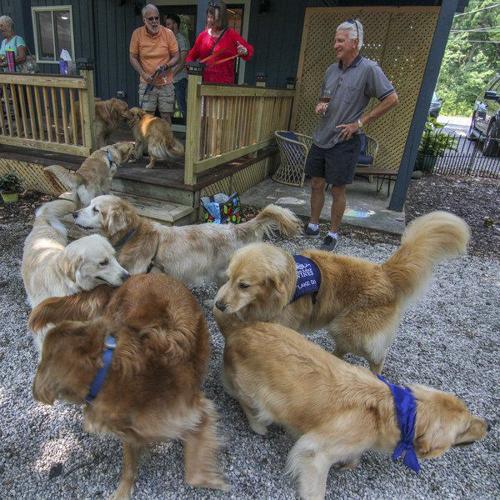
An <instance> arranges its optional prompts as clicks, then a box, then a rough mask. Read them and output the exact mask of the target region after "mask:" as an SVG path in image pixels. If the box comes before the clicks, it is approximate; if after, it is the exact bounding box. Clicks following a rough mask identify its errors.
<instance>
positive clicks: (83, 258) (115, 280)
mask: <svg viewBox="0 0 500 500" xmlns="http://www.w3.org/2000/svg"><path fill="white" fill-rule="evenodd" d="M74 208H75V205H74V203H73V202H71V201H68V200H55V201H51V202H49V203H46V204H45V205H42V207H40V208H39V210H38V211H37V214H36V218H35V222H34V224H33V229H32V230H31V232H30V234H29V235H28V237H27V238H26V241H25V243H24V252H23V261H22V275H23V281H24V287H25V289H26V294H27V295H28V301H29V304H30V305H31V307H35V306H36V305H37V304H39V303H40V302H41V301H42V300H44V299H46V298H48V297H56V296H64V295H72V294H75V293H78V292H81V291H82V290H91V289H92V288H94V287H96V286H97V285H100V284H102V283H108V284H109V285H112V286H119V285H121V284H122V283H123V281H124V280H125V279H127V278H128V277H129V273H128V272H127V271H126V270H125V269H124V268H123V267H122V266H120V264H119V263H118V262H117V260H116V258H115V250H114V249H113V247H112V246H111V244H110V243H109V242H108V241H107V240H106V238H104V237H102V236H99V235H91V236H85V237H83V238H80V239H79V240H76V241H73V242H72V243H70V244H69V245H68V244H67V237H66V229H65V228H64V226H63V225H62V224H61V223H60V222H59V218H61V217H63V216H64V215H65V214H68V213H71V211H72V210H74Z"/></svg>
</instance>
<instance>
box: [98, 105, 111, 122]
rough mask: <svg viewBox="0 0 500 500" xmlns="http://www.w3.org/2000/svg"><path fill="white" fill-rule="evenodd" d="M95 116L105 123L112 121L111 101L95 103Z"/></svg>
mask: <svg viewBox="0 0 500 500" xmlns="http://www.w3.org/2000/svg"><path fill="white" fill-rule="evenodd" d="M95 108H96V109H95V111H96V115H97V116H98V117H99V118H100V119H101V120H103V121H104V122H105V123H109V122H111V121H113V116H112V113H113V99H108V100H107V101H100V102H97V103H96V107H95Z"/></svg>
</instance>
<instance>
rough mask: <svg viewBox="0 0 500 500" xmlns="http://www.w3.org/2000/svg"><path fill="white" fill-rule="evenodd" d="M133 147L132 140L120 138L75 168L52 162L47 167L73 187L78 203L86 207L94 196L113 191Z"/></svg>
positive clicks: (67, 185)
mask: <svg viewBox="0 0 500 500" xmlns="http://www.w3.org/2000/svg"><path fill="white" fill-rule="evenodd" d="M134 149H135V145H134V143H133V142H117V143H116V144H113V145H112V146H105V147H103V148H101V149H98V150H97V151H94V152H93V153H92V154H91V155H90V156H89V157H88V158H87V159H86V160H85V161H84V162H83V163H82V165H81V167H80V168H79V169H78V170H77V171H76V172H72V171H71V170H68V169H67V168H64V167H61V166H60V165H50V166H49V167H45V169H44V170H46V171H47V172H50V173H51V174H53V175H54V176H55V177H56V178H57V179H58V180H59V181H60V182H61V183H62V184H63V185H64V186H65V187H66V188H68V189H70V190H71V191H72V194H73V200H74V201H75V202H76V203H78V204H79V205H80V206H84V207H86V206H88V205H89V203H90V200H92V198H95V197H96V196H99V195H103V194H108V193H109V192H110V191H111V183H112V181H113V177H114V175H115V174H116V171H117V170H118V167H120V166H121V165H122V164H123V163H126V162H127V161H128V160H130V159H131V158H132V157H133V155H134Z"/></svg>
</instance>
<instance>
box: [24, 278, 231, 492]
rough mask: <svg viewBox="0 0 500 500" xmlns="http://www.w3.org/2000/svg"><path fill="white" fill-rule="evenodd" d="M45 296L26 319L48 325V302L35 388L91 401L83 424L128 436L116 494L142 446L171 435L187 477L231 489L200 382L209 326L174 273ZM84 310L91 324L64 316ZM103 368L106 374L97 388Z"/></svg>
mask: <svg viewBox="0 0 500 500" xmlns="http://www.w3.org/2000/svg"><path fill="white" fill-rule="evenodd" d="M65 302H68V307H65V306H64V304H65ZM47 303H48V304H47V305H45V303H41V304H40V305H39V306H38V307H37V308H36V309H35V310H34V311H33V312H32V315H31V318H30V325H31V327H32V328H34V329H35V330H39V329H43V328H44V327H46V326H47V324H48V323H47V321H46V320H47V318H48V316H47V312H46V309H48V310H49V314H48V315H49V316H51V321H50V322H52V323H56V326H55V327H53V328H52V329H51V330H49V332H48V333H47V336H46V338H45V341H44V344H43V352H42V359H41V362H40V364H39V366H38V369H37V373H36V376H35V380H34V383H33V395H34V397H35V399H36V400H38V401H40V402H42V403H45V404H49V405H51V404H53V403H54V401H55V400H56V399H61V400H65V401H68V402H70V403H75V404H84V403H85V402H87V403H88V404H87V405H86V406H85V409H84V417H85V429H86V430H87V431H88V432H95V433H113V434H115V435H116V436H117V437H119V438H120V439H121V440H122V441H123V449H124V452H123V453H124V458H123V468H122V474H121V480H120V483H119V485H118V489H117V491H116V493H115V495H114V498H120V499H122V498H129V497H130V495H131V493H132V489H133V486H134V483H135V479H136V475H137V464H138V460H139V457H140V455H141V453H142V451H143V450H144V449H145V448H146V447H147V446H148V445H149V444H151V443H153V442H156V441H165V440H170V439H182V440H183V442H184V467H185V480H186V482H187V483H188V484H190V485H191V486H197V487H202V488H216V489H222V490H225V491H227V490H228V489H229V487H228V485H227V484H226V482H225V481H224V478H223V476H222V475H221V474H220V472H219V471H218V465H217V456H216V455H217V450H218V446H219V445H218V440H217V436H216V418H217V414H216V411H215V408H214V405H213V403H212V402H211V401H210V400H208V399H207V398H206V397H205V396H204V394H203V392H202V389H201V384H202V381H203V378H204V376H205V373H206V370H207V363H208V357H209V339H208V328H207V325H206V322H205V319H204V317H203V313H202V311H201V308H200V306H199V305H198V303H197V302H196V299H195V298H194V296H193V295H192V294H191V293H190V292H189V290H188V289H187V288H186V287H184V286H183V285H182V284H181V283H180V282H178V281H176V280H174V279H172V278H170V277H168V276H165V275H162V274H149V275H141V276H134V277H132V278H131V279H130V280H128V281H127V282H126V283H125V284H124V285H123V286H122V287H120V288H119V289H111V288H109V287H100V289H99V290H95V291H93V292H89V293H86V294H82V296H74V297H63V298H57V299H49V300H48V301H47ZM56 311H59V312H60V313H61V316H60V317H59V321H58V320H57V317H56V316H57V312H56ZM86 315H87V318H86V319H87V320H86V321H64V320H65V319H66V318H67V317H69V318H75V317H80V319H83V318H82V316H86ZM89 316H93V317H94V318H95V317H97V319H90V318H89ZM103 351H106V353H105V354H103ZM108 356H109V357H110V358H111V360H109V359H107V357H108ZM103 365H105V366H107V367H108V368H107V371H106V368H102V367H103ZM100 370H104V371H105V373H104V381H103V383H102V384H101V385H100V386H98V384H97V385H96V379H97V378H98V377H97V376H96V374H97V373H98V372H99V371H100Z"/></svg>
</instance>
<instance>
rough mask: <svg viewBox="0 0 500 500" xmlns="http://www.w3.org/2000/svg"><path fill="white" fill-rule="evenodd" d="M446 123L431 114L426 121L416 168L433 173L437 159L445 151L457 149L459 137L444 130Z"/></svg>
mask: <svg viewBox="0 0 500 500" xmlns="http://www.w3.org/2000/svg"><path fill="white" fill-rule="evenodd" d="M443 128H444V125H442V124H441V123H438V122H437V120H436V119H435V118H434V117H432V116H429V118H428V119H427V121H426V122H425V127H424V132H423V134H422V139H421V140H420V146H419V147H418V154H417V160H416V162H415V170H422V171H423V172H429V173H431V172H432V171H433V170H434V166H435V165H436V161H437V159H438V158H439V157H440V156H443V155H444V153H445V151H449V150H456V148H457V139H455V137H453V136H451V135H449V134H447V133H446V132H444V131H443Z"/></svg>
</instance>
